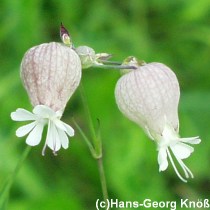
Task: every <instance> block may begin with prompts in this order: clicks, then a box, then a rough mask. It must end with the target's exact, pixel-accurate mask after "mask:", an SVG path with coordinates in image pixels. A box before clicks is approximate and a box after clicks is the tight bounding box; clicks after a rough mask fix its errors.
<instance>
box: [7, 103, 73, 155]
mask: <svg viewBox="0 0 210 210" xmlns="http://www.w3.org/2000/svg"><path fill="white" fill-rule="evenodd" d="M60 117H61V113H60V112H59V111H57V112H55V111H53V110H52V109H50V108H49V107H47V106H44V105H37V106H35V107H34V109H33V113H31V112H29V111H27V110H25V109H20V108H19V109H17V110H16V111H15V112H12V113H11V118H12V119H13V120H14V121H32V122H30V123H29V124H27V125H24V126H21V127H20V128H18V129H17V131H16V135H17V137H23V136H25V135H27V134H28V137H27V138H26V143H27V144H28V145H30V146H36V145H38V144H39V143H40V141H41V138H42V132H43V129H44V126H45V125H48V129H47V137H46V141H45V146H44V148H43V151H42V154H43V155H44V152H45V148H46V146H48V147H49V148H50V149H51V150H53V153H54V154H56V152H57V151H58V150H59V149H60V148H61V146H62V147H63V148H64V149H67V148H68V145H69V140H68V137H67V135H68V136H70V137H72V136H74V130H73V128H72V127H71V126H69V125H67V124H66V123H64V122H62V121H61V120H60Z"/></svg>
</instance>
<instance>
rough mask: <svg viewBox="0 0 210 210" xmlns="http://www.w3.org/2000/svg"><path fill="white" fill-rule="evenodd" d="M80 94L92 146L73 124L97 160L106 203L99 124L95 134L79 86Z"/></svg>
mask: <svg viewBox="0 0 210 210" xmlns="http://www.w3.org/2000/svg"><path fill="white" fill-rule="evenodd" d="M80 93H81V98H82V102H83V106H84V110H85V113H86V117H87V119H88V124H89V127H90V131H91V134H92V139H93V144H92V143H91V141H89V139H88V138H87V136H86V135H85V134H84V132H83V131H82V129H81V128H80V127H79V125H78V124H77V123H76V122H75V120H74V124H75V126H76V127H77V129H78V130H79V132H80V134H81V136H82V137H83V138H84V140H85V142H86V144H87V145H88V147H89V149H90V152H91V154H92V155H93V157H94V158H95V159H96V160H97V164H98V170H99V176H100V181H101V188H102V193H103V199H104V201H105V202H107V199H108V191H107V185H106V177H105V172H104V167H103V160H102V141H101V135H100V123H99V127H98V130H97V132H95V129H94V125H93V121H92V118H91V115H90V111H89V107H88V103H87V100H86V97H85V93H84V89H83V86H82V85H81V88H80Z"/></svg>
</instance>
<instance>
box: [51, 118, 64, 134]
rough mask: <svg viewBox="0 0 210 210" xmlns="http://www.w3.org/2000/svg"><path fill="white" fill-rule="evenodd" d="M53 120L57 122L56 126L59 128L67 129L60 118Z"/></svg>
mask: <svg viewBox="0 0 210 210" xmlns="http://www.w3.org/2000/svg"><path fill="white" fill-rule="evenodd" d="M53 122H54V124H55V126H56V127H58V128H59V129H61V130H63V131H66V127H65V125H64V122H62V121H61V120H59V119H54V120H53Z"/></svg>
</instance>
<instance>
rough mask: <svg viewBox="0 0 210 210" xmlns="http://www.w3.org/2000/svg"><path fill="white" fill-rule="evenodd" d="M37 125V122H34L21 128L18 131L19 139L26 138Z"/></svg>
mask: <svg viewBox="0 0 210 210" xmlns="http://www.w3.org/2000/svg"><path fill="white" fill-rule="evenodd" d="M35 125H36V122H32V123H30V124H27V125H24V126H21V127H20V128H18V129H17V130H16V136H17V137H23V136H25V135H26V134H28V133H29V132H30V131H31V130H32V129H33V128H34V127H35Z"/></svg>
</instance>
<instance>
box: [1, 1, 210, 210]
mask: <svg viewBox="0 0 210 210" xmlns="http://www.w3.org/2000/svg"><path fill="white" fill-rule="evenodd" d="M0 4H1V8H0V25H1V27H0V50H1V53H0V68H1V77H0V84H1V85H0V101H1V117H0V139H1V141H0V157H1V161H0V183H1V185H2V183H3V181H4V180H5V179H6V177H7V176H8V174H10V173H11V172H12V170H13V169H14V167H15V165H16V163H17V161H18V159H19V158H20V156H21V153H22V152H23V150H24V147H25V143H24V138H22V139H17V138H16V137H15V129H16V128H17V127H18V123H14V122H12V121H11V119H10V113H11V111H14V110H15V109H16V108H18V107H23V108H26V109H27V108H28V109H29V110H30V109H31V105H30V102H29V100H28V97H27V94H26V92H25V90H24V88H23V87H22V84H21V81H20V79H19V66H20V62H21V58H22V56H23V54H24V53H25V51H26V50H27V49H28V48H30V47H32V46H34V45H38V44H41V43H44V42H51V41H60V40H59V25H60V22H61V21H62V22H63V23H64V25H65V26H66V27H67V28H68V29H69V31H70V33H71V36H72V39H73V42H74V44H75V46H79V45H88V46H91V47H93V48H94V49H95V50H96V51H97V52H108V53H111V54H113V56H114V58H113V59H114V60H118V61H121V60H123V59H124V58H125V57H127V56H128V55H134V56H136V57H138V58H140V59H142V60H145V61H146V62H152V61H159V62H163V63H165V64H166V65H168V66H170V67H171V68H172V69H173V70H174V71H175V73H176V74H177V77H178V79H179V82H180V86H181V91H182V92H181V100H180V107H179V111H180V134H181V135H182V136H186V137H187V136H194V135H200V137H201V139H202V143H201V144H200V145H199V146H196V148H195V150H196V151H195V153H194V154H193V155H192V156H191V157H190V158H189V159H188V160H186V162H187V165H188V166H189V167H190V168H191V169H192V171H193V173H194V175H195V178H194V179H193V180H190V181H189V183H188V184H185V183H182V182H181V181H180V180H179V179H178V178H177V177H176V175H175V173H174V171H173V169H172V167H171V166H170V167H169V169H168V170H167V171H165V172H162V173H159V172H158V164H157V152H156V145H155V144H154V142H152V141H150V140H149V139H148V138H147V137H146V135H145V134H144V133H143V131H142V130H141V129H140V128H139V127H138V126H137V125H135V124H134V123H132V122H130V121H129V120H128V119H126V118H124V116H122V114H121V113H120V112H119V110H118V109H117V106H116V104H115V99H114V87H115V84H116V81H117V79H118V78H119V76H120V74H119V72H117V71H116V70H113V71H112V70H100V69H88V70H86V71H84V72H83V78H82V83H83V86H84V88H85V91H86V95H87V100H88V105H89V107H90V110H91V114H92V116H93V119H94V120H95V123H96V125H97V119H100V122H101V133H102V139H103V150H104V166H105V172H106V176H107V183H108V191H109V195H110V198H113V199H115V198H118V199H119V200H131V201H135V200H137V201H142V200H143V199H145V198H150V199H153V200H177V201H179V199H180V198H188V199H189V200H197V199H203V198H209V196H210V192H209V189H210V180H209V177H210V170H209V163H210V152H209V148H210V141H209V138H210V132H209V122H210V120H209V119H210V92H209V90H210V82H209V80H210V71H209V65H210V59H209V57H210V27H209V22H210V2H209V1H208V0H200V1H197V0H191V1H182V0H172V1H168V0H159V1H157V0H141V1H139V0H124V1H119V0H106V1H105V0H104V1H103V0H102V1H98V0H91V1H88V0H70V1H69V0H61V1H56V0H19V1H18V0H1V3H0ZM72 115H73V116H74V117H75V118H76V120H77V121H78V123H79V124H80V125H81V127H82V128H83V129H84V130H85V131H86V132H87V133H88V126H87V121H86V119H85V117H84V110H83V108H82V103H81V98H80V93H79V90H78V91H77V92H76V93H75V94H74V96H73V97H72V98H71V100H70V102H69V104H68V106H67V108H66V111H65V114H64V117H63V120H64V121H65V122H68V123H70V124H72V122H71V116H72ZM42 143H43V142H42ZM70 144H71V145H70V148H69V149H68V150H61V151H59V155H58V156H56V157H54V156H53V155H52V154H51V152H50V151H48V152H47V154H46V155H45V156H44V157H42V156H41V149H42V146H43V145H40V146H37V147H35V148H33V149H32V151H31V153H30V154H29V157H28V159H27V160H26V162H25V163H24V165H23V167H22V169H21V172H20V173H19V174H18V176H17V178H16V180H15V183H14V185H13V187H12V189H11V194H10V200H9V210H20V209H21V210H28V209H30V210H33V209H34V210H35V209H39V210H45V209H53V210H57V209H64V210H65V209H74V210H84V209H88V210H89V209H95V201H96V199H98V198H100V199H102V194H101V188H100V181H99V175H98V169H97V165H96V162H95V161H94V160H93V159H92V157H91V155H90V153H89V151H88V149H87V147H86V145H85V144H84V142H83V140H82V139H81V136H80V135H79V133H78V132H77V133H76V136H75V137H74V138H72V139H71V143H70Z"/></svg>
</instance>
